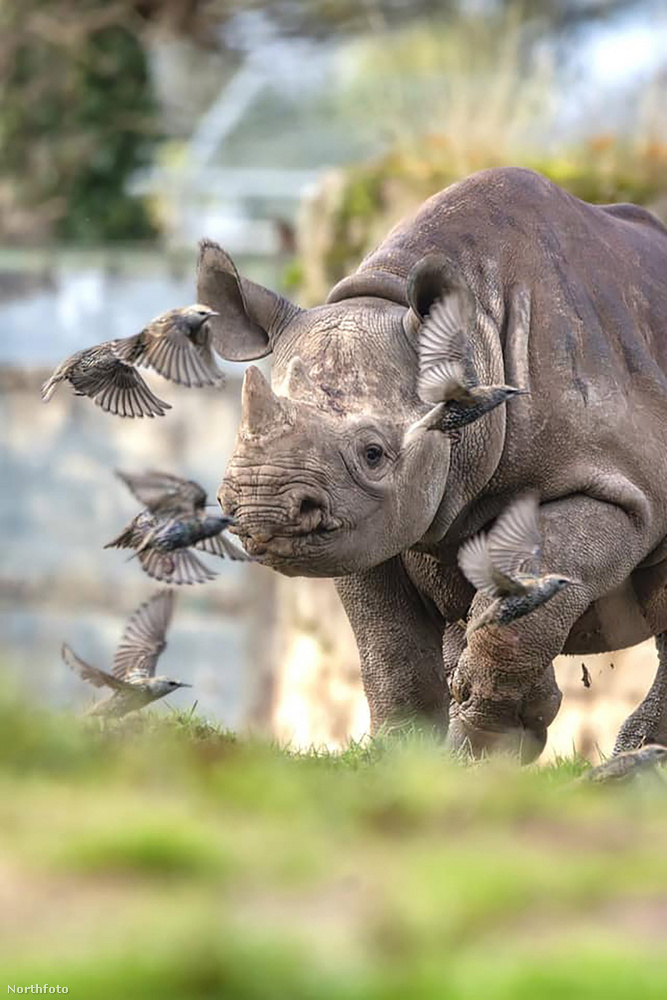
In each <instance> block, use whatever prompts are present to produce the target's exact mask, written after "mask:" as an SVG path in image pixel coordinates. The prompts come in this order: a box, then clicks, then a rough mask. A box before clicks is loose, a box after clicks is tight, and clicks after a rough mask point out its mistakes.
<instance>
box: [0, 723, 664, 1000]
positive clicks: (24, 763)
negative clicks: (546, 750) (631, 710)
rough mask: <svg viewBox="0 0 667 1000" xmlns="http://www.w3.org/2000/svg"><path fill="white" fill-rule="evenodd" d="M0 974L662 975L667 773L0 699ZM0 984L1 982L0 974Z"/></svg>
mask: <svg viewBox="0 0 667 1000" xmlns="http://www.w3.org/2000/svg"><path fill="white" fill-rule="evenodd" d="M0 734H1V735H0V751H1V754H2V762H1V763H0V781H1V783H2V789H1V802H2V805H1V807H0V808H1V810H2V818H1V821H0V900H1V906H0V939H1V940H2V942H3V945H4V947H3V956H4V957H3V958H2V960H1V961H0V966H1V970H2V973H3V976H2V979H3V980H4V981H5V982H6V983H7V984H8V985H15V986H16V985H24V986H27V985H30V984H32V983H42V984H43V983H49V984H51V985H56V984H59V985H60V986H67V987H68V989H69V995H70V996H79V997H85V998H87V1000H94V998H114V1000H115V998H120V997H123V998H127V1000H133V998H137V1000H138V998H142V1000H149V998H153V997H155V998H158V997H159V998H161V1000H170V998H193V1000H195V998H196V1000H199V998H208V997H211V998H213V997H224V998H230V1000H235V998H243V1000H246V998H247V1000H283V998H285V1000H288V998H289V1000H302V998H303V1000H305V998H309V1000H310V998H313V1000H315V998H317V1000H320V998H321V1000H343V998H345V1000H352V998H355V1000H356V998H359V1000H361V998H364V1000H367V998H368V1000H376V998H377V1000H394V998H395V1000H399V998H401V1000H405V998H411V1000H412V998H415V1000H420V998H447V1000H464V998H484V1000H524V998H526V1000H529V998H530V1000H537V998H539V1000H552V998H553V1000H556V998H558V1000H560V998H563V1000H564V998H568V1000H569V998H580V997H586V998H589V997H590V998H597V997H604V998H605V1000H616V998H619V1000H620V998H621V997H623V998H624V1000H625V998H627V997H629V996H632V997H635V996H637V997H642V998H646V1000H648V998H654V997H655V998H656V1000H657V998H658V997H659V998H661V1000H664V997H665V996H666V995H667V956H666V955H665V948H664V934H665V929H666V926H667V852H666V851H665V843H667V784H665V783H663V782H662V781H661V780H660V779H659V778H656V777H655V776H654V777H653V780H651V779H650V778H649V777H647V778H645V779H642V780H639V781H637V782H636V783H635V784H634V785H632V786H629V787H626V788H597V787H592V786H589V785H586V784H583V785H582V784H577V783H576V782H573V780H572V779H573V777H574V776H576V774H578V773H579V772H580V771H582V770H583V769H584V766H585V765H583V764H581V763H579V762H577V761H574V760H573V761H564V762H561V763H560V764H558V765H555V766H552V767H542V768H540V769H537V768H534V769H524V770H522V771H519V770H518V769H516V768H515V767H514V766H513V765H512V764H511V763H510V762H508V761H494V762H492V763H484V764H481V765H477V766H474V767H463V766H461V765H456V764H455V763H453V762H451V761H447V760H445V759H444V758H443V755H442V752H441V751H440V750H439V749H438V748H437V747H436V746H433V745H430V744H428V743H427V742H425V741H424V740H419V739H417V738H412V739H402V740H400V741H395V742H394V743H393V744H392V745H389V744H387V743H385V744H381V743H374V744H371V745H368V746H366V747H363V746H359V745H355V746H352V747H350V749H349V751H348V752H347V753H345V754H343V755H341V756H339V757H335V756H331V755H328V754H310V755H298V756H297V755H290V754H288V753H285V752H281V751H280V750H278V749H277V748H275V747H271V746H269V745H267V744H265V743H261V742H257V741H253V740H250V739H241V738H236V737H234V736H233V735H232V734H228V733H224V732H220V731H217V730H216V729H215V728H213V727H211V726H208V725H207V724H206V723H204V722H202V721H200V720H198V719H196V718H195V717H194V716H190V715H181V716H176V715H174V716H172V717H166V718H165V717H164V716H162V717H158V716H150V715H148V714H147V715H145V716H143V717H141V716H139V717H134V718H133V717H129V718H128V720H127V721H126V723H125V724H124V725H117V726H114V727H113V728H109V729H108V730H107V731H106V732H103V733H101V732H99V730H98V728H97V726H94V725H93V726H91V725H89V724H86V723H85V722H82V721H80V720H77V719H73V718H69V717H64V716H60V717H58V716H54V715H50V714H45V713H44V714H42V713H33V712H30V711H27V710H25V709H22V708H20V707H19V706H17V705H7V704H5V705H4V706H0ZM0 988H2V986H1V983H0Z"/></svg>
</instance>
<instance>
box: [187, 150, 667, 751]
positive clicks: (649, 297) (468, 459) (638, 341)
mask: <svg viewBox="0 0 667 1000" xmlns="http://www.w3.org/2000/svg"><path fill="white" fill-rule="evenodd" d="M436 258H437V259H439V260H440V261H441V262H442V266H440V267H438V266H436V267H434V260H435V259H436ZM666 276H667V230H666V229H665V227H664V226H663V225H662V224H661V223H660V222H659V221H658V220H657V219H656V218H655V217H654V216H652V215H651V214H650V213H649V212H647V211H645V210H644V209H641V208H639V207H637V206H635V205H590V204H587V203H585V202H583V201H581V200H580V199H578V198H576V197H575V196H574V195H571V194H569V193H568V192H566V191H564V190H563V189H561V188H560V187H558V186H557V185H556V184H553V183H552V182H551V181H549V180H547V179H546V178H544V177H542V176H540V175H539V174H537V173H534V172H533V171H530V170H524V169H519V168H513V167H506V168H497V169H492V170H485V171H481V172H480V173H476V174H473V175H472V176H471V177H468V178H466V179H465V180H463V181H461V182H459V183H457V184H453V185H451V186H450V187H448V188H446V189H445V190H444V191H441V192H440V193H438V194H436V195H434V196H433V197H432V198H429V199H428V200H427V201H426V202H425V203H424V204H423V205H422V206H421V207H420V208H419V209H418V210H417V211H416V212H415V213H414V215H412V216H411V217H409V218H406V219H405V220H403V221H402V222H399V223H398V225H396V226H395V227H394V228H393V229H392V230H391V232H390V233H389V234H388V236H387V237H386V239H384V240H383V241H382V242H380V243H379V244H378V245H377V246H376V247H375V248H374V249H373V250H372V251H371V252H370V253H369V254H368V256H367V257H366V258H365V259H364V260H363V261H362V262H361V264H360V265H359V267H358V269H357V270H356V271H355V272H354V273H353V274H351V275H349V276H348V277H345V278H343V279H342V280H341V281H339V282H338V284H337V285H336V286H335V287H334V288H333V289H332V290H331V292H330V293H329V296H328V298H327V301H326V302H325V303H324V304H322V305H318V306H316V307H314V308H311V309H301V308H299V307H298V306H296V305H295V304H293V303H291V302H289V301H288V300H287V299H286V298H284V297H282V296H280V295H278V294H276V293H275V292H272V291H271V290H269V289H268V288H265V287H263V286H261V285H259V284H257V283H255V282H253V281H251V280H249V279H248V278H246V277H243V276H242V275H240V274H239V272H238V271H237V269H236V267H235V265H234V263H233V261H232V260H231V259H230V257H229V255H228V254H227V253H225V251H224V250H223V249H222V248H221V247H218V246H217V245H216V244H215V243H213V242H212V241H210V240H205V241H203V242H202V244H201V247H200V256H199V263H198V273H197V281H198V284H197V298H198V299H199V301H201V302H203V303H205V304H206V305H208V306H210V308H211V309H213V310H214V311H215V312H217V313H219V315H218V316H212V317H211V319H210V320H209V323H208V326H209V329H210V334H211V339H212V344H213V347H214V349H215V351H216V352H217V353H218V354H220V355H221V356H222V357H223V358H226V359H227V360H229V361H252V360H254V359H258V358H262V357H265V356H266V355H268V354H272V355H273V358H272V362H273V363H272V372H271V379H272V382H271V385H270V386H269V385H268V384H267V383H266V381H265V380H264V379H263V377H262V376H261V374H260V372H259V371H258V370H257V369H253V368H252V367H250V368H249V369H248V371H247V372H246V375H245V379H244V387H243V392H242V397H243V407H242V419H241V425H240V428H239V432H238V436H237V440H236V445H235V449H234V452H233V454H232V456H231V458H230V460H229V463H228V466H227V470H226V472H225V475H224V479H223V482H222V485H221V487H220V491H219V497H220V501H221V505H222V509H223V512H224V513H225V514H228V515H230V516H233V517H235V519H236V521H237V523H236V525H235V527H234V531H235V532H237V533H238V534H239V535H240V536H241V537H242V539H243V542H244V546H245V547H246V549H247V550H248V551H250V552H252V553H253V554H257V555H260V554H261V558H262V562H263V563H264V564H265V565H267V566H270V567H272V568H274V569H276V570H277V571H279V572H281V573H284V574H286V575H290V576H299V575H300V576H324V577H333V578H334V579H335V585H336V588H337V590H338V593H339V595H340V597H341V600H342V602H343V605H344V607H345V610H346V612H347V616H348V618H349V620H350V623H351V625H352V629H353V631H354V634H355V637H356V640H357V645H358V647H359V653H360V659H361V669H362V675H363V682H364V689H365V692H366V696H367V698H368V702H369V706H370V715H371V729H372V731H374V732H375V731H377V730H378V729H379V728H380V727H382V726H386V725H391V724H393V723H394V722H400V721H402V720H404V719H405V718H406V717H409V718H413V719H415V720H418V719H423V720H424V722H425V723H426V724H427V725H428V726H429V727H432V726H434V725H435V726H438V727H439V728H440V729H441V730H443V731H444V730H446V729H447V727H448V726H449V740H450V743H451V745H452V747H453V748H454V749H455V750H456V749H457V748H460V747H464V746H465V747H466V748H468V749H469V751H470V752H471V753H472V754H473V755H475V756H479V755H483V754H486V753H490V752H493V751H494V750H495V749H497V748H499V747H500V746H502V747H503V749H505V748H507V747H508V745H509V746H511V747H514V748H515V749H516V750H517V751H518V752H521V753H522V755H523V759H525V760H529V759H532V758H534V757H535V756H536V755H537V754H538V753H539V752H540V751H541V750H542V748H543V747H544V744H545V742H546V736H547V729H548V726H549V725H550V723H551V722H552V721H553V719H554V717H555V715H556V713H557V711H558V708H559V705H560V700H561V695H560V691H559V689H558V686H557V684H556V679H555V675H554V672H553V665H552V664H553V659H554V657H556V656H558V655H559V654H561V653H566V654H573V655H582V656H584V655H587V654H589V653H599V652H605V651H611V650H616V649H620V648H625V647H627V646H631V645H634V644H636V643H639V642H641V641H643V640H644V639H646V638H648V637H649V636H652V635H653V636H657V635H660V634H661V633H663V632H665V631H667V587H666V584H667V462H665V449H666V446H667V438H666V436H665V427H667V281H666V280H665V279H666ZM461 288H467V289H468V290H469V292H470V298H469V300H468V299H467V297H466V301H469V302H470V306H469V307H468V306H467V305H466V306H464V308H466V309H467V308H470V319H469V324H468V326H467V328H466V329H467V330H468V336H469V342H470V357H471V358H472V359H473V361H474V368H475V373H476V378H477V381H478V384H479V385H480V386H502V385H507V386H516V387H517V388H519V389H523V390H527V391H528V392H529V395H517V396H515V398H513V399H512V400H511V401H510V403H509V405H507V406H496V407H495V408H494V409H491V410H489V411H488V412H486V413H484V415H483V416H481V417H479V418H478V419H476V420H474V421H472V422H470V423H468V424H466V425H465V426H463V427H461V428H460V430H458V431H457V432H456V433H457V435H459V440H458V443H457V444H456V447H453V446H452V441H451V435H449V434H439V433H432V432H430V431H428V429H427V430H426V431H425V432H424V433H419V434H415V433H414V432H413V433H412V434H411V433H409V432H410V429H411V428H413V427H414V425H415V423H417V422H418V421H419V420H420V419H422V418H423V416H424V412H425V411H424V405H425V403H424V400H423V399H422V398H420V393H419V385H420V375H421V374H422V372H421V367H420V354H419V343H420V333H422V332H423V328H424V325H425V322H427V321H428V320H427V319H425V318H427V317H428V316H429V313H430V312H431V310H432V309H433V307H434V305H435V303H436V302H438V301H440V300H442V301H444V303H445V305H444V306H443V313H444V312H447V311H454V310H456V309H458V312H459V313H461V308H462V307H461V303H462V302H463V299H462V298H461V292H460V291H459V290H460V289H461ZM452 299H454V300H455V301H452ZM457 303H458V305H457ZM297 359H298V364H297ZM464 374H465V368H464ZM468 377H469V376H468ZM422 391H424V389H423V388H422ZM428 391H429V390H428V387H426V392H428ZM434 405H438V403H437V402H436V403H435V404H434ZM450 405H451V404H450ZM526 491H534V492H535V493H536V494H537V495H538V496H539V497H540V518H541V529H542V536H543V553H544V554H543V560H542V566H543V568H542V572H543V573H544V574H546V573H550V572H556V571H558V572H559V573H560V574H562V576H563V577H569V578H571V579H573V580H574V579H576V580H577V581H578V582H577V584H576V585H572V586H568V587H566V588H565V589H564V590H563V591H562V592H561V595H560V597H559V598H558V599H557V600H549V601H545V602H544V603H543V604H541V605H540V606H539V607H537V608H536V609H535V610H534V611H533V612H532V613H531V614H529V615H524V616H523V617H522V618H520V619H518V620H516V621H515V622H514V623H513V625H512V628H511V629H495V628H493V629H492V628H488V629H480V630H478V631H477V632H476V633H475V634H474V636H473V641H472V642H471V643H470V644H469V645H468V644H467V642H466V639H465V633H464V632H462V630H459V629H453V628H452V627H451V625H452V623H455V622H456V621H458V620H459V619H462V618H463V619H465V618H468V617H471V618H472V619H473V620H474V619H475V618H476V617H477V615H478V614H479V613H480V612H482V611H483V610H484V609H485V608H486V606H487V604H488V598H487V597H485V596H484V595H483V594H481V595H478V594H477V593H476V592H475V589H474V588H473V587H472V586H470V584H469V582H468V581H467V580H466V578H465V576H464V575H463V573H462V572H461V570H460V567H459V565H458V562H457V552H458V550H459V548H460V547H461V545H462V544H463V543H464V542H465V541H466V540H467V539H468V538H470V537H472V536H473V535H475V534H477V533H478V532H480V531H484V530H488V528H489V527H490V526H491V525H492V524H493V523H494V521H495V520H496V519H497V518H498V517H499V516H500V515H501V514H502V512H503V510H505V509H506V508H507V505H508V503H510V502H511V500H512V499H513V498H514V497H516V496H517V495H520V494H521V493H524V492H526ZM455 670H456V672H457V676H458V678H459V679H460V684H459V685H457V690H458V691H459V692H460V698H459V699H456V698H454V699H452V700H450V696H449V690H448V687H447V683H446V678H447V677H449V676H451V675H452V674H453V672H454V671H455ZM651 711H652V712H654V713H655V712H656V711H657V709H656V708H652V709H651ZM644 728H645V729H646V730H647V732H649V733H650V731H651V729H652V728H654V727H653V725H652V723H651V722H650V720H642V722H641V726H640V727H639V729H640V731H639V732H638V733H637V734H636V735H637V737H638V738H640V737H641V731H643V729H644Z"/></svg>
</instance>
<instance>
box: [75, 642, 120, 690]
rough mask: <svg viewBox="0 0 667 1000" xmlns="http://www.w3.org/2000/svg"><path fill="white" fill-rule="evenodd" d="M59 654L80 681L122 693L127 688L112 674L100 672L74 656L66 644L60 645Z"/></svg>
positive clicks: (104, 671)
mask: <svg viewBox="0 0 667 1000" xmlns="http://www.w3.org/2000/svg"><path fill="white" fill-rule="evenodd" d="M60 653H61V656H62V658H63V660H64V661H65V663H66V664H67V666H68V667H69V668H70V669H71V670H73V671H74V673H75V674H76V675H77V677H80V678H81V680H82V681H89V682H90V683H91V684H94V685H95V687H110V688H113V689H114V691H122V690H123V689H124V688H126V687H127V684H125V682H124V681H123V680H122V679H121V678H119V677H115V676H114V675H113V674H108V673H107V672H106V670H100V668H99V667H93V666H91V665H90V663H86V661H85V660H82V659H81V657H80V656H77V655H76V653H75V652H74V650H72V649H70V648H69V646H68V645H67V643H65V642H64V643H63V644H62V648H61V650H60Z"/></svg>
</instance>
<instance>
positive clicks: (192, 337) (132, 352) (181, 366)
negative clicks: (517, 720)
mask: <svg viewBox="0 0 667 1000" xmlns="http://www.w3.org/2000/svg"><path fill="white" fill-rule="evenodd" d="M217 315H218V313H217V312H215V311H214V310H213V309H209V307H208V306H203V305H200V304H199V303H197V304H196V305H193V306H186V307H185V308H183V309H171V310H170V311H169V312H166V313H162V314H161V315H160V316H157V317H156V318H155V319H154V320H151V322H150V323H149V324H148V325H147V326H145V327H144V329H143V330H142V331H141V332H140V333H137V334H136V335H135V336H133V337H125V338H124V339H123V340H116V341H114V344H113V346H114V350H115V352H116V354H117V355H118V357H119V358H121V359H122V360H123V361H126V362H128V364H132V365H143V366H144V367H146V368H153V369H154V370H155V371H156V372H158V374H160V375H162V376H163V377H164V378H166V379H169V381H170V382H176V383H178V384H179V385H187V386H195V387H201V386H206V385H220V383H221V382H222V381H223V379H224V375H223V373H222V372H221V371H220V369H219V368H218V366H217V364H216V363H215V358H214V356H213V351H212V350H211V335H210V331H209V329H208V326H207V320H208V319H210V317H211V316H217Z"/></svg>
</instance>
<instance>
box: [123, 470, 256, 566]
mask: <svg viewBox="0 0 667 1000" xmlns="http://www.w3.org/2000/svg"><path fill="white" fill-rule="evenodd" d="M117 474H118V476H119V478H120V479H122V480H123V482H124V483H125V484H126V485H127V486H128V487H129V489H130V490H131V491H132V493H133V494H134V496H136V497H137V498H138V499H139V500H140V501H141V502H142V503H144V504H146V509H145V510H142V511H140V512H139V513H138V514H137V515H136V517H134V518H133V519H132V521H130V523H129V524H128V525H127V527H126V528H124V529H123V531H122V532H121V533H120V535H118V537H117V538H114V539H113V541H111V542H109V543H108V544H107V545H105V546H104V547H105V548H107V549H108V548H130V549H134V551H135V553H136V555H137V558H138V559H139V562H140V563H141V566H142V569H143V570H144V571H145V572H146V573H147V574H148V575H149V576H150V577H152V578H153V579H155V580H160V581H162V582H163V583H172V584H179V585H180V584H193V583H205V582H206V581H207V580H213V579H214V578H215V576H216V575H217V574H216V573H213V572H212V571H211V570H210V569H208V567H207V566H205V565H204V563H203V562H202V561H201V560H200V559H198V558H197V556H196V555H195V554H194V553H193V552H192V551H191V550H190V547H193V548H197V549H199V550H200V551H202V552H208V553H210V554H211V555H215V556H220V558H223V559H224V558H225V557H227V558H229V559H232V560H234V561H250V556H248V555H247V554H246V553H245V552H243V550H242V549H239V548H237V546H236V545H234V543H233V542H231V541H230V540H229V539H228V538H226V537H225V536H224V534H223V532H224V531H225V529H226V528H228V527H229V526H230V524H233V523H234V521H233V518H231V517H226V516H224V515H216V516H209V515H207V514H206V513H205V507H206V506H207V504H206V492H205V490H203V489H202V487H201V486H200V485H199V483H196V482H194V480H191V479H181V478H180V477H178V476H173V475H171V474H169V473H163V472H147V473H140V474H129V473H123V472H118V473H117Z"/></svg>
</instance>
